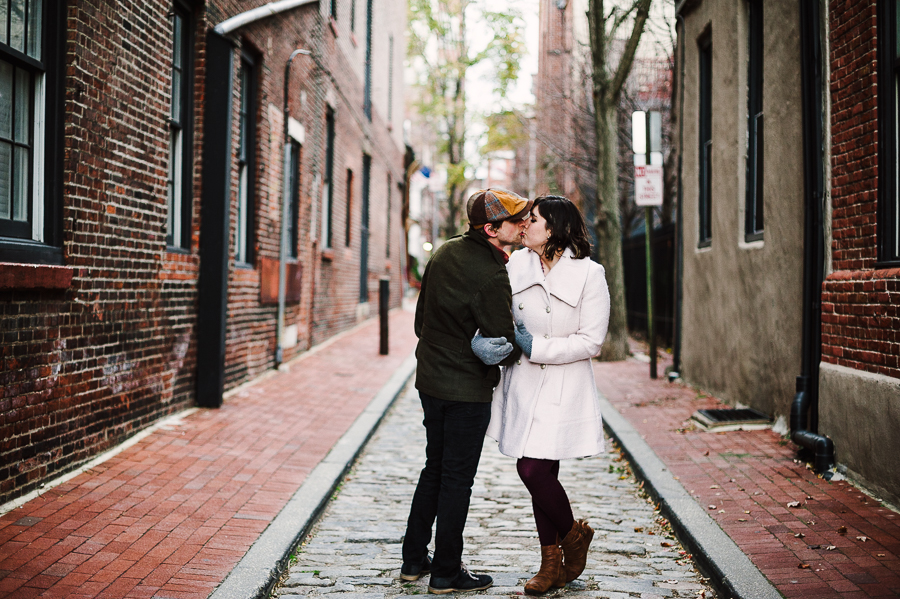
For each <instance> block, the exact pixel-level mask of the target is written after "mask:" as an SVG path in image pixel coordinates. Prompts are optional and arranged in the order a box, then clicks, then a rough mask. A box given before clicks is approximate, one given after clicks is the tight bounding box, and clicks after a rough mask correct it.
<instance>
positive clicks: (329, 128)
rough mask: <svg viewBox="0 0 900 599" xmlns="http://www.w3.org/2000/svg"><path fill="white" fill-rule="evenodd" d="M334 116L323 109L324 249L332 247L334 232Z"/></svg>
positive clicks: (329, 111) (332, 110) (328, 108)
mask: <svg viewBox="0 0 900 599" xmlns="http://www.w3.org/2000/svg"><path fill="white" fill-rule="evenodd" d="M335 121H336V115H335V113H334V109H333V108H331V106H327V107H326V108H325V181H324V183H325V198H324V200H325V205H324V206H323V212H324V217H325V222H324V223H323V231H322V238H323V240H324V242H325V243H324V247H325V249H329V248H332V247H334V246H333V241H334V240H333V231H334V141H335Z"/></svg>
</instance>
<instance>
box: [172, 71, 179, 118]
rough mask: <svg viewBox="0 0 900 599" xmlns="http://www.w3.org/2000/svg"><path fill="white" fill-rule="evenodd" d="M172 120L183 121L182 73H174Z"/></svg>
mask: <svg viewBox="0 0 900 599" xmlns="http://www.w3.org/2000/svg"><path fill="white" fill-rule="evenodd" d="M172 120H173V121H180V120H181V71H172Z"/></svg>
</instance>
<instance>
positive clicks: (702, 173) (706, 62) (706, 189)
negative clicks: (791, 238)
mask: <svg viewBox="0 0 900 599" xmlns="http://www.w3.org/2000/svg"><path fill="white" fill-rule="evenodd" d="M698 46H699V59H700V60H699V63H700V64H699V67H700V72H699V84H700V85H699V87H700V90H699V95H698V100H699V101H698V104H699V111H698V116H699V119H698V121H699V127H698V128H699V133H700V136H699V137H700V139H699V147H698V151H699V169H698V170H699V173H698V174H699V190H698V191H699V193H698V202H697V208H698V216H699V226H698V231H697V232H698V242H697V247H701V248H702V247H709V246H711V245H712V34H711V33H709V32H707V33H706V34H705V35H704V36H703V37H702V38H701V39H700V40H699V42H698Z"/></svg>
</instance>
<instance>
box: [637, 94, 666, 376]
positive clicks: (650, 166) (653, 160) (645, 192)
mask: <svg viewBox="0 0 900 599" xmlns="http://www.w3.org/2000/svg"><path fill="white" fill-rule="evenodd" d="M661 129H662V127H661V118H660V114H659V113H658V112H643V111H640V110H639V111H636V112H634V113H632V115H631V142H632V149H633V150H634V164H635V167H634V203H635V204H637V205H638V206H643V207H644V231H645V232H644V240H645V243H644V252H645V256H646V263H647V341H649V343H650V378H651V379H655V378H656V376H657V373H656V331H655V327H654V326H653V295H654V293H653V291H654V290H653V254H652V249H653V242H652V239H653V206H662V203H663V167H662V153H661V151H662V147H661V145H662V143H661V142H662V130H661Z"/></svg>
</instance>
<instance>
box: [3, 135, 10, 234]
mask: <svg viewBox="0 0 900 599" xmlns="http://www.w3.org/2000/svg"><path fill="white" fill-rule="evenodd" d="M11 167H12V145H11V144H9V143H7V142H5V141H0V218H6V219H8V218H10V216H11V210H10V207H11V205H12V202H11V198H10V191H11V184H12V180H11V179H12V178H11V175H12V168H11Z"/></svg>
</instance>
